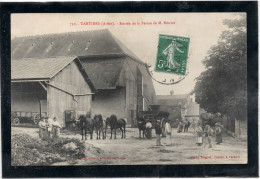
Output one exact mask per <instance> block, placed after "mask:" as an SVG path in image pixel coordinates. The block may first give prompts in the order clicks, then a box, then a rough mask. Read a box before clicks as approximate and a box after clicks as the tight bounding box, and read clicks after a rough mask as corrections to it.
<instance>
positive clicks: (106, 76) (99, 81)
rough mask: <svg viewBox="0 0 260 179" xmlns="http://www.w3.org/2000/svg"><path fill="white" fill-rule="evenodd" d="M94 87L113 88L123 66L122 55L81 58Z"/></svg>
mask: <svg viewBox="0 0 260 179" xmlns="http://www.w3.org/2000/svg"><path fill="white" fill-rule="evenodd" d="M81 62H82V65H83V67H84V69H85V70H86V71H87V73H88V75H89V78H90V79H91V81H92V82H93V84H94V86H95V88H96V89H115V88H116V86H117V82H118V80H119V76H120V72H121V70H122V68H123V66H124V63H125V59H124V58H123V57H114V58H109V59H105V60H104V59H95V58H89V59H85V60H81Z"/></svg>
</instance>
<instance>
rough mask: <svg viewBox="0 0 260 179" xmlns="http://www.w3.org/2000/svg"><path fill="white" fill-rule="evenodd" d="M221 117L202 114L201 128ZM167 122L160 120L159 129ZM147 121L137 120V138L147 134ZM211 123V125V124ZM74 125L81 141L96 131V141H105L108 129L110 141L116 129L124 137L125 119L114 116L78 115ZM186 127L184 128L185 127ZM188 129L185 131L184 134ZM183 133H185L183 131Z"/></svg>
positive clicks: (217, 120) (91, 137)
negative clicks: (76, 126)
mask: <svg viewBox="0 0 260 179" xmlns="http://www.w3.org/2000/svg"><path fill="white" fill-rule="evenodd" d="M220 117H221V115H220V114H219V113H217V114H210V113H202V114H200V120H201V121H202V127H204V126H205V124H209V125H210V126H211V125H214V124H215V123H216V122H220ZM166 121H167V120H163V119H162V120H161V127H162V128H164V125H165V123H166ZM147 122H148V121H147V120H146V119H144V118H138V119H137V127H138V129H139V138H141V133H143V135H142V136H143V138H145V135H146V134H147V126H146V124H147ZM211 123H212V124H211ZM76 124H78V125H79V127H80V131H81V135H82V140H84V136H85V140H86V139H87V131H89V133H90V139H93V132H94V130H95V131H96V134H97V138H96V139H97V140H98V139H101V138H100V135H101V134H102V138H103V139H106V133H107V128H108V127H110V129H111V136H110V139H112V137H113V133H114V139H116V131H117V129H120V131H121V134H122V135H121V138H125V137H126V120H125V119H122V118H120V119H118V118H117V117H116V115H114V114H112V115H111V116H110V117H108V118H106V119H104V118H103V117H102V115H101V114H96V115H95V116H94V118H93V119H92V118H91V117H90V116H89V115H80V116H79V120H77V121H76ZM189 126H190V123H188V126H187V128H188V127H189ZM185 127H186V126H185ZM187 131H188V129H186V132H187ZM184 132H185V131H184Z"/></svg>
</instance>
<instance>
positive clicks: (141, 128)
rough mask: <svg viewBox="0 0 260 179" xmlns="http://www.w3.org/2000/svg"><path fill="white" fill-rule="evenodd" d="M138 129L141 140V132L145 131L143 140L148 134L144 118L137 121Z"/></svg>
mask: <svg viewBox="0 0 260 179" xmlns="http://www.w3.org/2000/svg"><path fill="white" fill-rule="evenodd" d="M137 127H138V129H139V138H141V132H142V131H143V138H144V135H145V133H146V121H145V119H144V118H143V117H141V118H138V119H137Z"/></svg>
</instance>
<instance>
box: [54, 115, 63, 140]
mask: <svg viewBox="0 0 260 179" xmlns="http://www.w3.org/2000/svg"><path fill="white" fill-rule="evenodd" d="M61 127H62V125H61V124H60V123H59V122H58V121H57V119H56V117H54V118H53V123H52V139H56V138H59V135H60V128H61Z"/></svg>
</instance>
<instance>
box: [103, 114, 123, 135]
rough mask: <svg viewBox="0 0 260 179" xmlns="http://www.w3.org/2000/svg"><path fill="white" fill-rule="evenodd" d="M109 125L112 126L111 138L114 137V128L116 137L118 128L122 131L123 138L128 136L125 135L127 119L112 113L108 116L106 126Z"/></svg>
mask: <svg viewBox="0 0 260 179" xmlns="http://www.w3.org/2000/svg"><path fill="white" fill-rule="evenodd" d="M108 125H109V126H110V128H111V137H110V139H112V134H113V130H114V131H115V135H114V136H115V137H114V139H116V129H118V128H119V129H120V130H121V132H122V139H123V138H125V137H126V135H125V128H126V121H125V120H124V119H117V117H116V115H114V114H112V115H111V116H110V117H108V118H107V119H106V127H107V126H108Z"/></svg>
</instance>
